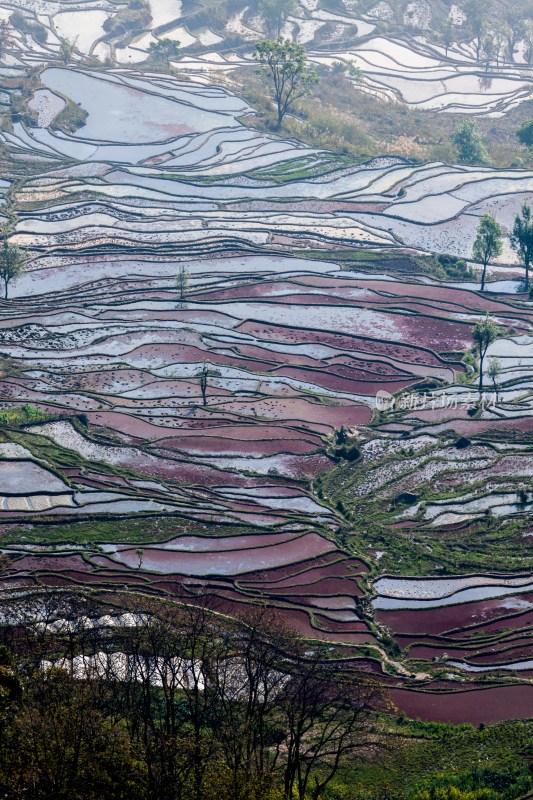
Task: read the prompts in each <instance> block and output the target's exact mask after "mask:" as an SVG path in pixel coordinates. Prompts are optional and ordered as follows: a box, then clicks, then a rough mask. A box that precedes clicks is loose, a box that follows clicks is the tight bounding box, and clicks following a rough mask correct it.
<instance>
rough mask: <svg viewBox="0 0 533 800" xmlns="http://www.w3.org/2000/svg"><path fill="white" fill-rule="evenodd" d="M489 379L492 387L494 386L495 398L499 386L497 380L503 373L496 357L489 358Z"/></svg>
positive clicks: (500, 363) (499, 361)
mask: <svg viewBox="0 0 533 800" xmlns="http://www.w3.org/2000/svg"><path fill="white" fill-rule="evenodd" d="M487 372H488V375H489V378H490V379H491V381H492V385H493V386H494V391H495V393H496V398H497V397H498V386H499V378H500V375H501V374H502V372H503V367H502V362H501V360H500V359H499V358H498V357H497V356H491V357H490V358H489V366H488V369H487Z"/></svg>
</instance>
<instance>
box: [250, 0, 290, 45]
mask: <svg viewBox="0 0 533 800" xmlns="http://www.w3.org/2000/svg"><path fill="white" fill-rule="evenodd" d="M296 9H297V4H296V1H295V0H260V3H259V13H260V14H261V16H262V17H263V19H264V21H265V27H266V32H267V34H268V36H270V37H272V38H276V39H277V38H278V37H279V36H281V31H282V30H283V26H284V25H285V23H286V21H287V18H288V17H289V16H290V15H291V14H294V13H295V12H296Z"/></svg>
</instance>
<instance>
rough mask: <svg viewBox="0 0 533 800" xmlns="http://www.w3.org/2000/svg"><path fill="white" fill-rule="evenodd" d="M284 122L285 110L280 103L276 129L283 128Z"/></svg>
mask: <svg viewBox="0 0 533 800" xmlns="http://www.w3.org/2000/svg"><path fill="white" fill-rule="evenodd" d="M282 122H283V110H282V108H281V105H280V103H278V121H277V124H276V130H277V131H279V129H280V128H281V123H282Z"/></svg>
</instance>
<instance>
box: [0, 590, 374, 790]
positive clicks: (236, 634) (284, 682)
mask: <svg viewBox="0 0 533 800" xmlns="http://www.w3.org/2000/svg"><path fill="white" fill-rule="evenodd" d="M28 603H29V604H28V605H27V606H26V608H25V610H24V612H23V613H22V614H21V615H20V617H21V618H20V624H17V623H15V624H11V626H10V627H9V628H3V629H2V638H3V641H4V645H2V646H1V647H0V796H2V797H4V798H6V799H7V800H15V798H17V800H18V799H19V798H22V797H23V798H28V800H45V799H46V800H48V799H49V798H54V800H107V799H108V798H109V800H126V799H127V800H137V799H138V800H141V799H142V800H320V799H321V798H323V797H325V792H326V789H327V787H328V786H329V784H330V783H331V781H332V779H333V778H334V777H335V775H336V773H337V770H338V769H339V767H340V766H342V765H343V763H344V762H345V761H346V759H350V760H351V763H352V764H353V763H354V760H355V762H356V761H357V759H368V758H371V757H372V755H373V754H374V753H375V752H376V751H377V750H378V749H379V748H380V747H381V746H382V745H383V741H384V739H383V735H382V729H381V722H380V716H379V713H378V712H379V711H380V710H383V708H384V705H383V703H384V699H383V695H382V690H381V689H380V687H379V685H378V684H377V683H376V681H374V680H373V679H372V678H371V677H369V676H368V675H364V674H358V673H355V672H354V671H353V670H352V671H346V670H343V669H342V668H341V667H340V666H339V663H338V662H337V661H335V660H334V659H333V658H332V657H331V654H330V652H329V649H328V648H327V647H325V646H321V645H319V644H316V643H314V644H313V645H310V644H309V643H306V642H304V640H302V639H301V638H300V637H299V636H298V635H296V634H294V633H292V632H290V631H289V630H288V629H286V628H285V626H284V625H283V624H282V623H281V622H280V619H279V618H278V617H277V615H276V614H275V613H274V612H272V611H268V610H266V609H264V608H256V609H255V610H254V609H252V610H250V611H249V612H247V613H246V614H245V615H242V616H241V617H240V619H238V620H234V621H230V620H227V619H225V618H221V617H219V616H218V615H213V614H212V613H211V612H210V611H209V610H208V609H206V607H205V605H203V604H202V603H201V601H200V600H199V603H200V604H199V605H198V606H196V607H179V608H176V607H175V606H174V607H171V606H170V605H165V604H164V603H159V602H155V601H153V602H150V601H148V600H146V602H143V605H142V613H141V611H140V608H137V607H133V606H132V608H131V611H132V612H133V613H132V614H131V615H130V616H131V617H132V619H133V622H130V623H129V624H127V625H121V626H119V625H115V626H113V625H109V622H106V621H105V620H106V619H107V620H109V617H107V618H106V617H102V616H101V615H102V614H103V613H105V612H104V611H102V610H100V611H98V610H97V609H94V608H92V609H91V608H90V607H89V606H88V605H87V603H86V602H85V601H84V600H83V599H82V598H80V599H78V600H76V599H74V598H72V599H70V600H69V610H68V613H67V614H65V610H64V608H63V609H62V608H60V607H59V606H60V605H61V604H62V603H64V601H63V600H59V599H57V600H56V599H54V596H51V597H50V598H49V601H47V607H46V609H44V605H43V604H42V602H40V603H39V604H38V606H37V605H35V606H32V604H31V603H30V602H29V601H28ZM43 609H44V610H43ZM65 616H66V617H67V619H65ZM13 617H14V614H13V612H12V611H11V618H12V619H13ZM23 617H24V619H22V618H23ZM58 617H59V618H60V619H62V622H60V623H58ZM95 618H99V622H98V624H95V623H94V622H93V621H92V620H94V619H95ZM36 620H39V622H36ZM90 620H91V621H90ZM106 626H107V627H106Z"/></svg>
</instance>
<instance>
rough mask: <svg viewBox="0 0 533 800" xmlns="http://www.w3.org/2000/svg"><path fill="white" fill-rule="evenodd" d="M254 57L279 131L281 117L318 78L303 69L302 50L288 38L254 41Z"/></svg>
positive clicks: (303, 57) (304, 67)
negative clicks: (269, 94) (275, 113)
mask: <svg viewBox="0 0 533 800" xmlns="http://www.w3.org/2000/svg"><path fill="white" fill-rule="evenodd" d="M254 58H256V59H257V60H258V61H259V63H260V65H261V67H262V70H261V72H262V74H263V75H264V76H265V78H266V81H267V82H268V84H269V87H270V91H271V94H272V99H273V100H274V103H275V105H276V110H277V122H276V130H279V129H280V128H281V124H282V122H283V118H284V117H285V114H286V113H287V112H288V111H289V110H290V109H291V108H292V107H293V106H294V103H295V102H296V101H297V100H300V99H301V98H302V97H305V95H306V94H309V92H310V91H311V89H312V88H313V86H316V84H317V83H318V76H317V74H316V72H315V71H314V69H311V68H309V67H308V66H307V55H306V52H305V48H304V47H303V46H302V45H301V44H292V42H290V41H289V40H288V39H282V38H280V39H278V40H277V41H275V42H271V41H269V40H268V39H265V40H263V41H261V42H257V44H256V45H255V52H254Z"/></svg>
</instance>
